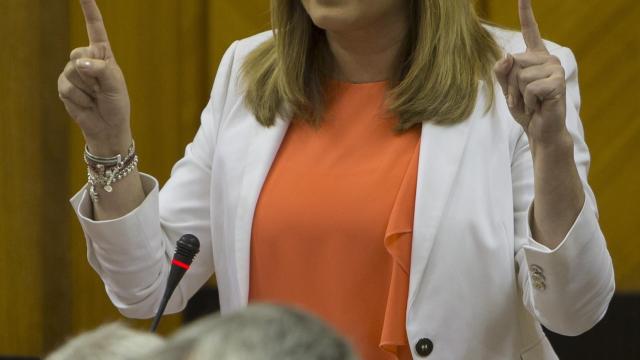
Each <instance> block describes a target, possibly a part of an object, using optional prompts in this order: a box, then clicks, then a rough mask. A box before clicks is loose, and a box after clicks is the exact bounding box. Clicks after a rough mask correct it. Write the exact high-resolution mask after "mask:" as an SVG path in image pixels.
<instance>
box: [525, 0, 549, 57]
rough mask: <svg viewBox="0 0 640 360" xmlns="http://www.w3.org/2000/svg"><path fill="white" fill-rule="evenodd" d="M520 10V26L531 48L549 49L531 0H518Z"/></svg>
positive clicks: (528, 47) (528, 46)
mask: <svg viewBox="0 0 640 360" xmlns="http://www.w3.org/2000/svg"><path fill="white" fill-rule="evenodd" d="M518 12H519V14H520V27H521V28H522V36H523V37H524V42H525V44H527V49H529V50H547V48H546V47H545V46H544V41H542V37H541V36H540V30H539V29H538V23H537V22H536V17H535V15H534V14H533V8H532V7H531V0H518Z"/></svg>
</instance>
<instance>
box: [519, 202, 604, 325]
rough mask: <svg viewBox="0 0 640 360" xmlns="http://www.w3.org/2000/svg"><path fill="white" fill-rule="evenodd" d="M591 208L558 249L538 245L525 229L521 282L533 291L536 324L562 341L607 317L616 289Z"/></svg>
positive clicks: (586, 206)
mask: <svg viewBox="0 0 640 360" xmlns="http://www.w3.org/2000/svg"><path fill="white" fill-rule="evenodd" d="M590 204H591V203H590V202H589V201H588V200H586V199H585V203H584V204H583V207H582V210H581V211H580V214H579V215H578V217H577V218H576V220H575V222H574V223H573V225H572V226H571V228H570V230H569V232H568V233H567V235H566V236H565V238H564V239H563V240H562V242H561V243H560V244H559V245H558V246H557V247H556V248H554V249H549V248H548V247H546V246H544V245H542V244H540V243H538V242H536V241H535V240H534V239H533V237H532V236H531V231H530V227H529V226H527V232H528V234H527V235H528V244H527V245H525V246H524V256H525V258H526V264H527V266H528V269H523V270H524V271H522V270H521V271H520V275H519V276H522V277H524V279H521V280H523V282H522V283H523V284H524V286H527V287H529V289H530V290H531V293H529V295H530V296H532V298H531V299H530V300H531V302H532V304H533V305H534V309H535V310H534V311H535V314H536V316H537V318H538V319H539V320H540V321H541V322H542V324H543V325H545V326H546V327H547V328H549V329H550V330H552V331H554V332H556V333H559V334H563V335H569V336H575V335H578V334H581V333H583V332H584V331H586V330H588V329H590V328H591V327H592V326H593V325H595V324H596V323H597V322H598V321H599V320H600V319H601V318H602V317H603V316H604V313H605V312H606V309H607V306H608V303H609V299H610V298H611V295H612V293H613V289H614V285H613V269H612V266H611V259H610V257H609V255H608V252H607V248H606V243H605V241H604V237H603V235H602V233H601V231H600V227H599V225H598V219H597V213H596V210H595V209H594V208H592V206H591V205H590ZM529 210H531V207H530V208H529Z"/></svg>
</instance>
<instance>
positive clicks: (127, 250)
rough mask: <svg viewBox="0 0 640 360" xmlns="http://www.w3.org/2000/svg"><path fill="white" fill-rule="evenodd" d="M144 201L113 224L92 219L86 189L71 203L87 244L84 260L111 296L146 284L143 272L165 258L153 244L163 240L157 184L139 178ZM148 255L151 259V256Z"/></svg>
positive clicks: (146, 273)
mask: <svg viewBox="0 0 640 360" xmlns="http://www.w3.org/2000/svg"><path fill="white" fill-rule="evenodd" d="M140 176H141V180H142V188H143V191H144V193H145V199H144V201H143V202H142V203H141V204H140V205H139V206H138V207H137V208H135V209H134V210H132V211H131V212H129V213H128V214H126V215H124V216H122V217H120V218H117V219H113V220H104V221H97V220H94V219H93V204H92V202H91V199H90V197H89V194H88V190H87V187H86V186H85V187H84V188H82V189H81V190H80V191H79V192H78V193H76V194H75V195H74V196H73V197H72V198H71V200H70V202H71V205H72V206H73V209H74V211H75V212H76V215H77V216H78V219H79V220H80V225H81V226H82V230H83V231H84V235H85V239H86V242H87V257H88V260H89V263H90V264H91V266H92V267H93V268H94V269H95V270H96V272H98V274H99V275H100V276H101V277H102V279H103V280H104V281H105V284H106V285H107V288H108V291H109V292H110V293H120V292H121V291H122V292H125V293H126V290H125V289H131V287H132V286H134V287H139V286H140V284H145V283H148V282H149V273H148V272H145V271H144V269H147V271H148V269H150V268H154V267H156V266H157V264H159V263H160V262H159V261H158V260H159V259H161V258H162V257H163V256H164V252H163V247H162V246H157V244H156V246H153V245H152V244H151V243H152V242H153V241H159V240H160V239H162V236H161V232H162V230H161V227H160V217H159V207H158V204H159V200H158V192H159V191H158V187H159V186H158V181H157V180H156V179H155V178H153V177H151V176H149V175H146V174H142V173H141V174H140ZM150 255H151V256H150Z"/></svg>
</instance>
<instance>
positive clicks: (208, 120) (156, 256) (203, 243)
mask: <svg viewBox="0 0 640 360" xmlns="http://www.w3.org/2000/svg"><path fill="white" fill-rule="evenodd" d="M236 44H237V43H234V44H233V45H231V47H230V48H229V49H228V50H227V51H226V53H225V55H224V56H223V58H222V61H221V63H220V66H219V68H218V72H217V75H216V79H215V81H214V85H213V90H212V93H211V97H210V99H209V103H208V104H207V106H206V108H205V109H204V110H203V112H202V116H201V125H200V128H199V129H198V132H197V134H196V135H195V138H194V139H193V141H192V143H191V144H189V145H188V146H187V147H186V150H185V154H184V157H183V158H182V159H181V160H179V161H178V162H177V163H176V164H175V165H174V167H173V169H172V171H171V177H170V179H169V180H168V181H167V183H166V184H165V186H164V187H163V189H162V191H159V189H158V182H157V180H156V179H154V178H153V177H151V176H149V175H146V174H141V178H142V184H143V190H144V191H145V195H146V197H145V199H144V201H143V202H142V204H140V205H139V206H138V207H137V208H136V209H134V210H133V211H131V212H130V213H129V214H127V215H125V216H123V217H121V218H118V219H114V220H108V221H94V220H93V219H92V204H91V200H90V197H89V196H88V193H87V190H86V188H83V189H82V190H80V191H79V192H78V193H77V194H76V195H75V196H74V197H73V198H72V199H71V204H72V206H73V208H74V210H75V212H76V214H77V216H78V219H79V220H80V224H81V226H82V229H83V231H84V235H85V239H86V243H87V257H88V259H89V263H90V264H91V266H92V267H93V269H94V270H95V271H96V272H97V273H98V275H99V276H100V278H101V279H102V281H103V282H104V284H105V288H106V291H107V294H108V296H109V298H110V299H111V301H112V302H113V304H114V305H115V306H116V307H117V308H118V310H120V312H121V313H122V314H123V315H124V316H127V317H132V318H149V317H152V316H153V315H154V314H155V311H156V309H157V308H158V306H159V303H160V300H161V298H162V295H163V292H164V286H165V282H166V278H167V275H168V272H169V269H170V261H171V258H172V256H173V252H174V249H175V244H176V241H177V240H178V239H179V238H180V236H182V235H183V234H186V233H191V234H194V235H196V236H197V237H198V238H199V239H200V252H199V254H198V255H197V256H196V258H195V260H194V262H193V264H192V266H191V269H190V270H189V271H188V272H187V273H186V274H185V276H184V278H183V279H182V281H181V282H180V284H179V285H178V288H177V289H176V291H175V292H174V294H173V296H172V298H171V300H170V302H169V304H168V305H167V311H166V312H167V313H174V312H178V311H181V310H182V309H183V308H184V307H185V306H186V304H187V301H188V300H189V298H190V297H191V296H192V295H193V294H194V293H195V292H196V291H197V290H198V289H199V288H200V286H202V285H203V284H204V283H205V282H206V281H207V279H208V278H209V277H210V276H211V275H212V274H213V269H214V266H213V251H212V239H211V233H212V232H211V229H210V226H211V219H210V196H209V193H210V185H211V176H212V174H211V164H212V158H213V152H214V151H215V146H216V139H217V136H218V128H219V124H220V122H221V118H222V117H223V114H224V105H225V102H226V101H227V99H226V98H227V93H228V91H229V85H230V82H231V73H232V67H233V66H232V62H233V58H234V52H235V48H236Z"/></svg>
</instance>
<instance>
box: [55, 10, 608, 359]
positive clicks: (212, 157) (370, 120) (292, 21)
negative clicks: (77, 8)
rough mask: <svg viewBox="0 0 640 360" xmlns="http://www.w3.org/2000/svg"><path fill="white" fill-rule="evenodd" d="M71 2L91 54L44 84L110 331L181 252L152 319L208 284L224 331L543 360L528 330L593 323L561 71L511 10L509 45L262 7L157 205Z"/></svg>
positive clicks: (469, 17) (604, 296)
mask: <svg viewBox="0 0 640 360" xmlns="http://www.w3.org/2000/svg"><path fill="white" fill-rule="evenodd" d="M81 3H82V5H83V9H84V13H85V18H86V21H87V30H88V32H89V38H90V43H91V44H90V46H89V47H87V48H80V49H76V50H74V51H73V52H72V53H71V62H70V63H69V64H68V65H67V67H66V69H65V71H64V72H63V74H62V75H61V77H60V82H59V90H60V95H61V98H62V99H63V101H64V103H65V106H66V108H67V110H68V111H69V113H70V114H71V116H72V117H73V118H74V119H75V121H76V122H77V123H78V125H79V126H80V127H81V129H82V131H83V133H84V136H85V139H86V142H87V148H86V153H85V159H86V161H87V163H88V165H89V169H88V171H89V184H88V186H87V188H88V189H83V190H82V191H81V192H79V193H78V194H77V195H76V196H75V197H74V198H73V199H72V204H73V206H74V208H75V209H76V211H77V213H78V217H79V218H80V221H81V223H82V225H83V229H84V231H85V235H86V238H87V245H88V249H89V250H88V254H89V255H88V256H89V262H90V263H91V265H92V266H93V267H94V269H95V270H96V271H97V272H98V274H99V275H100V276H101V277H102V279H103V280H104V282H105V284H106V288H107V292H108V294H109V296H110V298H111V300H112V301H113V303H114V304H115V305H116V306H117V307H118V308H119V309H120V311H121V312H122V313H123V314H124V315H126V316H130V317H150V316H152V315H153V313H154V311H155V309H156V307H157V305H158V302H159V300H160V298H161V296H162V291H163V289H162V288H163V285H164V282H163V279H165V277H166V274H167V271H168V268H169V264H168V258H169V257H170V255H171V253H172V249H173V247H174V244H175V241H176V239H177V238H179V236H180V235H182V234H184V233H194V234H195V235H197V236H198V237H199V238H200V240H201V243H202V247H201V252H200V255H199V256H198V258H197V260H196V262H195V263H194V265H193V267H192V270H190V272H189V273H188V274H187V277H186V278H185V279H184V280H183V281H182V283H181V285H180V287H179V288H178V291H177V292H176V294H174V297H173V299H172V301H171V302H170V304H169V309H170V311H179V310H180V309H182V308H183V307H184V306H185V304H186V302H187V300H188V299H189V297H190V296H191V295H192V294H193V293H194V292H195V291H196V290H197V289H198V288H199V287H200V285H202V284H203V283H204V282H205V281H206V279H207V278H208V277H209V276H210V275H211V274H212V272H213V271H214V269H215V272H216V275H217V280H218V286H219V289H220V297H221V298H220V301H221V306H222V311H223V312H229V311H232V310H236V309H239V308H242V307H244V306H246V305H247V303H248V302H254V301H270V302H279V303H286V304H293V305H297V306H300V307H302V308H304V309H307V310H309V311H311V312H313V313H315V314H317V315H319V316H320V317H321V318H323V319H325V320H327V321H328V322H329V323H330V324H332V325H333V326H335V327H336V328H337V329H338V330H339V331H340V332H342V333H343V334H345V335H346V336H347V337H348V338H349V339H350V340H351V342H352V343H353V344H354V345H355V347H356V349H357V350H358V351H359V353H360V354H361V356H362V357H363V358H365V359H392V358H399V359H409V358H412V357H413V358H420V357H426V356H429V357H431V358H436V359H513V358H518V357H521V358H525V359H553V358H555V357H556V356H555V354H554V352H553V350H552V348H551V346H550V344H549V342H548V341H547V340H546V338H545V336H544V334H543V332H542V331H541V327H540V324H543V325H545V326H546V327H548V328H549V329H551V330H553V331H555V332H558V333H561V334H566V335H577V334H579V333H582V332H584V331H586V330H587V329H589V328H591V327H592V326H593V325H594V324H595V323H597V321H598V320H599V319H600V318H601V317H602V316H603V315H604V313H605V311H606V308H607V305H608V302H609V300H610V298H611V296H612V293H613V289H614V281H613V269H612V265H611V259H610V256H609V254H608V251H607V248H606V243H605V240H604V237H603V235H602V232H601V231H600V228H599V226H598V221H597V210H596V204H595V199H594V196H593V194H592V192H591V190H590V188H589V186H588V184H587V169H588V165H589V153H588V150H587V147H586V144H585V142H584V137H583V133H582V126H581V123H580V119H579V116H578V109H579V92H578V84H577V78H576V76H577V75H576V63H575V59H574V57H573V55H572V53H571V51H570V50H568V49H566V48H563V47H561V46H558V45H556V44H553V43H550V42H544V41H543V40H542V39H541V38H540V34H539V32H538V29H537V25H536V22H535V19H534V16H533V11H532V9H531V4H530V1H529V0H520V6H519V9H520V18H521V23H522V34H518V33H514V32H510V31H506V30H501V29H497V28H494V27H490V26H483V25H481V23H480V20H479V19H478V18H477V16H476V15H475V14H474V12H473V9H472V6H471V4H470V2H469V1H468V0H412V1H394V0H369V1H358V0H349V1H340V2H337V1H329V0H324V1H322V0H303V1H302V2H298V1H295V0H274V1H272V16H273V27H274V30H275V31H274V32H273V34H272V33H270V32H269V33H263V34H259V35H256V36H253V37H250V38H248V39H244V40H240V41H237V42H235V43H234V44H233V45H232V46H231V47H230V48H229V50H228V51H227V52H226V54H225V56H224V58H223V60H222V62H221V64H220V67H219V70H218V74H217V76H216V80H215V83H214V87H213V91H212V94H211V101H210V103H209V104H208V106H207V107H206V108H205V110H204V112H203V115H202V125H201V127H200V129H199V131H198V133H197V134H196V136H195V139H194V141H193V143H192V144H190V145H189V146H188V147H187V149H186V153H185V157H184V158H183V159H182V160H180V161H179V162H178V163H177V164H176V165H175V167H174V169H173V172H172V176H171V179H170V180H169V181H168V183H167V184H166V185H165V187H164V188H163V189H162V191H161V192H158V186H157V182H156V181H155V180H154V179H153V178H152V177H150V176H148V175H144V174H139V173H138V172H137V170H136V164H137V157H136V156H135V148H134V147H133V146H132V135H131V131H130V127H129V100H128V96H127V92H126V86H125V83H124V80H123V77H122V73H121V72H120V70H119V68H118V66H117V64H116V62H115V59H114V57H113V54H112V52H111V50H110V46H109V42H108V39H107V34H106V31H105V29H104V26H103V23H102V19H101V17H100V13H99V11H98V8H97V6H96V4H95V1H94V0H83V1H81ZM502 54H507V55H506V56H504V57H503V56H502ZM511 54H513V55H511ZM499 59H501V60H499ZM494 73H495V74H494ZM514 120H515V121H514ZM394 130H395V131H394ZM116 154H119V155H118V156H116ZM534 199H535V201H534ZM414 220H415V221H414Z"/></svg>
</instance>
